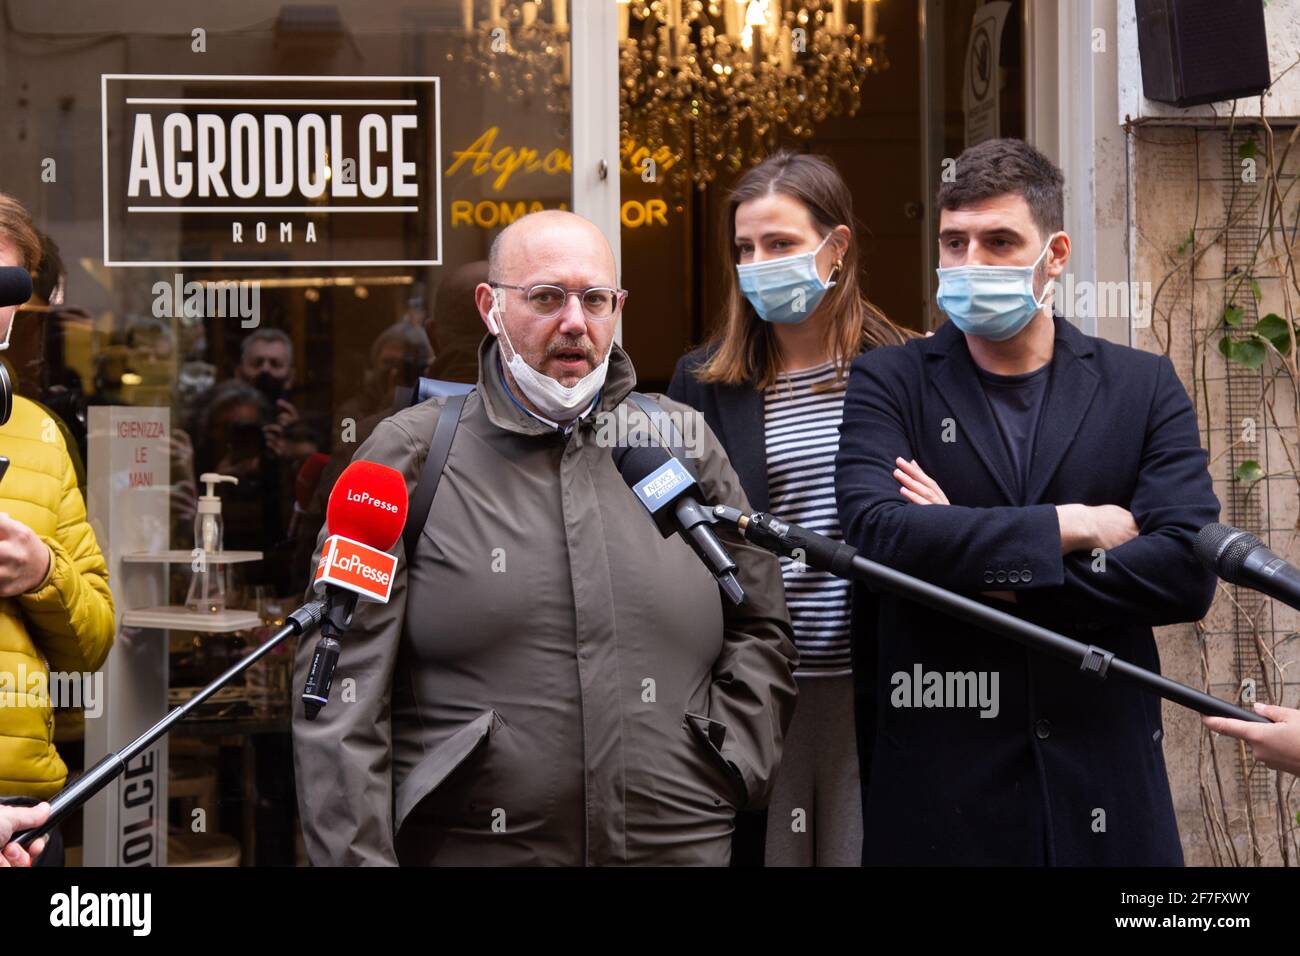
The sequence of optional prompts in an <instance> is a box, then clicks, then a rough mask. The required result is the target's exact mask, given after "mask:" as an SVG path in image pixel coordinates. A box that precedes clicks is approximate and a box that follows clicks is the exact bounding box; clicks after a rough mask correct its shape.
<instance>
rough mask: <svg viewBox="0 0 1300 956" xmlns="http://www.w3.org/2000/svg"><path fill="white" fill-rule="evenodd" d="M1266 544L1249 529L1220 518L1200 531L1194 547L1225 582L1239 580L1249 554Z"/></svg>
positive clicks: (1199, 555) (1197, 555) (1198, 556)
mask: <svg viewBox="0 0 1300 956" xmlns="http://www.w3.org/2000/svg"><path fill="white" fill-rule="evenodd" d="M1263 544H1264V542H1262V541H1260V540H1259V538H1257V537H1255V536H1254V535H1253V534H1251V533H1250V532H1249V531H1242V530H1241V529H1240V528H1234V527H1232V526H1231V525H1226V524H1220V523H1219V522H1217V521H1216V522H1213V523H1212V524H1207V525H1206V526H1205V527H1204V528H1202V529H1201V530H1200V532H1199V533H1198V534H1197V535H1196V541H1195V543H1194V544H1193V545H1192V550H1193V551H1195V553H1196V557H1197V558H1199V559H1200V561H1201V563H1202V564H1204V565H1205V566H1206V567H1207V568H1209V569H1210V570H1212V571H1214V573H1215V574H1217V575H1218V576H1219V577H1221V578H1223V579H1224V580H1225V581H1229V582H1233V583H1236V581H1237V578H1238V575H1239V574H1240V572H1241V566H1242V564H1243V562H1245V560H1246V556H1247V555H1248V554H1250V552H1252V551H1254V550H1255V549H1256V548H1259V547H1262V546H1263Z"/></svg>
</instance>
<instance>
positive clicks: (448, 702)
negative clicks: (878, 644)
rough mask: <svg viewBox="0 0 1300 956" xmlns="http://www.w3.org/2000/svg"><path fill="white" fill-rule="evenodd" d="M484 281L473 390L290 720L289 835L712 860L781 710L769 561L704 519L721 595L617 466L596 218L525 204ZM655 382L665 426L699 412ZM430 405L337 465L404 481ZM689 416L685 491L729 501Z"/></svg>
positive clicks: (501, 852)
mask: <svg viewBox="0 0 1300 956" xmlns="http://www.w3.org/2000/svg"><path fill="white" fill-rule="evenodd" d="M488 278H489V281H488V282H486V283H481V284H480V285H479V286H478V287H477V288H476V289H475V297H476V304H477V306H478V310H479V313H480V315H481V316H482V317H483V320H484V322H485V323H486V324H487V327H488V331H489V332H490V333H491V334H490V335H488V336H486V337H485V338H484V340H483V343H482V344H481V346H480V348H479V375H478V384H477V387H476V388H475V390H474V392H473V393H472V394H471V395H470V396H469V397H468V398H467V399H466V401H465V404H464V407H463V410H462V411H461V413H460V418H459V427H458V428H457V430H456V432H455V434H454V439H453V441H452V443H451V446H450V451H449V453H448V455H447V458H446V461H445V464H444V466H443V468H442V471H441V481H440V483H439V484H438V485H437V493H436V494H435V496H434V498H433V504H432V506H431V508H430V509H429V513H428V517H427V519H426V520H425V522H424V524H423V526H422V533H421V534H420V537H419V539H418V543H417V544H415V546H414V550H413V552H412V553H411V557H410V561H409V565H408V563H407V562H406V561H399V562H398V565H397V571H396V575H395V578H394V581H393V587H392V596H391V599H390V600H389V602H388V603H387V604H383V605H381V604H372V603H363V604H362V605H361V606H359V607H358V609H357V612H356V615H355V617H354V618H353V621H352V625H351V627H350V628H349V630H348V632H347V634H346V635H345V636H344V638H343V641H342V643H343V649H342V653H341V656H340V659H339V662H338V668H337V671H336V677H335V680H334V685H335V686H334V692H333V697H334V701H333V702H332V703H331V704H330V705H329V706H327V707H325V709H323V710H322V711H321V712H320V714H319V716H318V717H317V719H315V720H314V721H308V720H306V718H305V717H304V716H303V715H302V714H301V712H300V713H298V714H297V716H296V717H295V723H294V739H295V760H296V764H297V769H298V785H299V802H300V805H301V809H302V819H303V831H304V834H305V837H306V843H307V849H308V853H309V855H310V857H311V859H312V862H313V863H314V864H317V865H330V864H333V865H339V864H344V865H350V864H395V863H401V864H446V865H520V864H524V865H527V864H543V865H588V864H590V865H619V864H712V865H726V864H727V862H728V860H729V857H730V852H731V851H730V845H731V832H732V828H733V823H734V818H735V813H736V811H737V809H739V808H741V807H745V806H755V805H761V804H762V803H763V802H764V801H765V800H766V798H767V794H768V791H769V789H770V787H771V783H772V778H773V774H774V772H775V770H776V767H777V764H778V761H779V758H780V751H781V741H782V737H783V735H784V732H785V729H786V726H787V724H788V723H789V719H790V715H791V713H792V710H793V704H794V695H795V684H794V679H793V677H792V672H793V668H794V660H795V651H794V645H793V643H792V640H791V637H792V634H791V630H790V623H789V617H788V614H787V611H786V606H785V601H784V598H783V596H782V593H783V592H782V588H781V569H780V566H779V564H778V562H777V560H776V558H775V557H773V556H771V555H770V554H768V553H766V552H763V551H760V550H758V549H757V548H755V547H754V546H752V545H749V544H747V543H745V542H744V541H742V540H741V539H739V538H737V537H736V536H735V535H733V534H730V533H727V532H724V531H723V530H721V529H720V528H719V529H717V530H716V534H717V537H718V539H719V540H720V541H721V542H722V543H723V545H724V546H725V547H726V549H727V550H728V551H729V552H730V554H731V556H732V558H733V559H734V561H735V563H736V566H737V568H736V572H735V574H736V578H737V580H738V583H739V584H740V586H741V588H742V589H743V591H744V595H745V597H744V600H743V602H742V603H741V604H739V605H737V604H735V603H733V601H732V600H730V599H728V598H727V597H726V596H724V595H723V593H722V591H721V590H720V588H719V586H718V583H717V582H715V580H714V577H713V576H712V575H711V574H710V572H709V570H708V569H706V567H705V566H704V564H703V563H702V562H701V561H700V560H698V559H697V558H696V556H695V555H694V554H692V553H691V549H690V548H689V547H688V546H687V544H686V543H684V542H683V540H682V539H681V537H680V536H679V535H676V534H672V535H670V536H668V537H664V536H663V535H662V534H661V533H660V531H659V530H658V529H657V528H656V525H655V522H654V520H653V519H652V518H651V516H650V514H649V512H648V511H647V509H646V507H645V506H643V505H642V504H641V502H640V501H639V500H638V499H637V497H636V495H634V493H633V491H632V490H631V489H630V488H629V486H628V483H627V482H625V481H624V478H623V477H622V476H621V475H620V472H619V469H618V467H617V466H616V464H615V460H614V456H613V449H612V448H611V445H612V444H613V441H612V440H611V439H612V438H614V437H618V438H619V439H628V441H626V442H623V441H620V442H618V443H619V444H633V442H632V441H631V440H630V439H631V436H630V435H628V434H626V433H625V432H626V429H619V428H614V429H611V428H609V427H608V425H609V422H610V421H618V422H622V423H626V424H628V425H629V427H631V428H632V429H633V430H635V429H636V428H637V427H638V424H639V427H640V428H641V429H642V431H644V430H645V429H646V427H647V419H646V416H645V412H644V411H643V410H641V406H640V404H639V398H638V397H637V396H631V398H629V396H630V393H631V392H632V390H633V387H634V385H635V382H636V374H635V372H634V370H633V368H632V362H631V360H630V359H629V358H628V356H627V353H626V352H624V351H623V350H622V349H621V348H620V347H619V346H618V345H616V344H614V341H613V339H614V331H615V326H616V325H617V322H618V319H619V316H620V314H621V312H622V306H623V302H624V299H625V298H626V295H627V294H626V293H625V292H624V291H622V290H620V289H618V288H616V286H617V280H616V278H615V266H614V258H613V254H612V252H611V250H610V248H609V245H608V243H607V242H606V241H605V239H604V237H603V236H602V235H601V233H600V231H599V230H598V229H597V228H596V227H595V226H593V225H592V224H591V223H589V222H588V221H586V220H585V219H582V218H581V217H579V216H576V215H574V214H572V213H567V212H560V211H547V212H539V213H534V214H531V215H529V216H525V217H523V218H521V219H519V220H518V221H517V222H515V223H513V224H512V225H510V226H509V227H507V228H506V229H505V230H504V231H502V232H501V234H500V235H499V236H498V237H497V238H496V240H495V241H494V242H493V244H492V249H491V253H490V257H489V261H488ZM654 401H655V402H657V403H658V405H659V406H660V407H661V408H662V409H663V411H664V412H666V413H667V415H666V416H665V417H666V418H670V419H674V420H676V421H678V422H679V423H681V422H684V421H685V418H686V416H689V415H692V414H694V413H692V412H691V411H690V410H689V409H687V408H686V406H683V405H680V404H678V403H675V402H672V401H670V400H669V399H667V398H663V397H659V396H655V398H654ZM443 408H444V403H443V400H442V399H433V400H430V401H427V402H424V403H423V404H420V405H416V406H414V407H412V408H409V409H406V410H405V411H402V412H400V413H398V414H396V415H393V416H391V417H390V418H387V419H385V420H384V421H383V422H382V423H381V424H380V425H379V426H378V427H377V428H376V429H375V431H374V432H373V434H372V435H371V437H370V438H369V439H368V440H367V441H366V442H365V443H364V444H363V445H362V446H361V447H360V448H359V449H358V451H357V454H356V455H355V456H354V460H355V459H367V460H370V461H376V462H380V463H382V464H386V465H388V466H390V467H392V468H396V469H397V470H399V471H401V472H402V473H403V474H404V475H405V477H406V480H407V487H408V490H409V491H412V493H413V497H415V496H414V490H415V488H416V485H417V482H418V480H419V479H420V476H421V472H422V470H423V468H424V465H425V460H426V458H427V457H429V448H430V443H431V438H432V436H433V434H434V428H435V425H436V424H437V420H438V418H439V415H440V413H441V412H442V410H443ZM656 420H658V419H656ZM697 427H698V432H699V434H700V439H701V440H700V441H699V442H698V443H697V444H696V445H694V447H693V449H692V451H693V453H694V460H692V461H690V462H689V465H690V467H691V468H692V469H693V470H694V472H695V476H696V479H697V481H698V484H699V491H700V498H701V499H702V500H703V501H705V502H721V503H726V504H730V505H734V506H737V507H741V508H746V507H747V506H748V502H747V501H746V500H745V496H744V492H743V491H742V490H741V486H740V481H739V479H738V478H737V477H736V474H735V472H734V471H733V470H732V468H731V465H730V464H729V463H728V461H727V458H726V455H725V453H724V452H723V450H722V447H721V445H720V444H719V442H718V441H717V439H716V438H715V437H714V436H713V435H712V433H710V432H709V431H708V429H707V427H705V426H704V425H703V423H702V422H701V423H698V426H697ZM684 431H686V429H680V430H679V437H680V432H684ZM686 457H688V458H690V457H692V455H691V454H690V453H687V454H686ZM417 510H418V509H417ZM321 540H322V541H323V540H324V532H322V538H321ZM399 546H400V545H399ZM319 552H320V542H318V546H317V557H319ZM312 643H313V642H310V641H308V642H304V643H303V646H302V649H301V651H300V653H299V659H298V674H297V680H296V684H295V686H298V687H301V686H302V684H303V682H304V681H305V678H306V675H307V668H308V665H309V661H310V658H311V655H312V650H313V647H312ZM349 678H351V679H352V680H353V681H354V682H355V683H354V685H353V686H351V687H349V686H346V685H347V684H348V679H349Z"/></svg>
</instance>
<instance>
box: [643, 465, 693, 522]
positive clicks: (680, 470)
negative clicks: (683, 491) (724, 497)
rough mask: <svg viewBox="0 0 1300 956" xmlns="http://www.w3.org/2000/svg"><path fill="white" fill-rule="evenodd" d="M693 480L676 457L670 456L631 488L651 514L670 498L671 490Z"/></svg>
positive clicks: (673, 490)
mask: <svg viewBox="0 0 1300 956" xmlns="http://www.w3.org/2000/svg"><path fill="white" fill-rule="evenodd" d="M694 481H695V479H694V478H692V477H691V473H690V472H689V471H687V470H686V466H685V465H683V464H682V463H681V462H680V461H678V460H677V459H676V458H670V459H668V460H667V461H666V462H664V463H663V464H662V465H660V466H659V467H658V468H656V469H655V470H654V471H652V472H650V474H648V475H646V477H644V478H642V479H641V480H640V481H639V482H637V484H636V487H635V488H634V489H633V490H634V491H635V492H636V496H637V497H638V498H640V499H641V503H642V504H643V505H645V506H646V508H647V509H648V510H649V511H650V512H651V514H653V513H654V512H656V511H658V510H659V509H660V507H662V506H663V504H664V502H666V501H671V500H672V498H673V492H675V491H676V490H677V489H678V488H680V487H682V486H684V485H690V484H693V483H694Z"/></svg>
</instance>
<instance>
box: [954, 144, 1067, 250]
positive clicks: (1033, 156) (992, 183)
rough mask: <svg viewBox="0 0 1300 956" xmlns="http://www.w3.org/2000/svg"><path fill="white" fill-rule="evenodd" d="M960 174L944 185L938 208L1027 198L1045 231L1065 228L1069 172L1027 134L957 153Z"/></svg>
mask: <svg viewBox="0 0 1300 956" xmlns="http://www.w3.org/2000/svg"><path fill="white" fill-rule="evenodd" d="M956 173H957V175H956V178H955V179H953V180H952V182H945V183H943V184H942V185H941V186H940V187H939V208H940V209H948V210H953V209H960V208H961V207H963V206H969V205H971V204H973V203H978V202H983V201H984V200H986V199H993V198H995V197H997V196H1006V195H1010V194H1014V195H1017V196H1020V197H1021V198H1023V199H1024V201H1025V204H1026V205H1028V206H1029V212H1030V215H1032V216H1033V219H1034V225H1036V226H1037V227H1038V231H1039V232H1040V233H1042V235H1043V236H1049V235H1051V234H1052V233H1055V232H1060V231H1061V230H1062V229H1064V228H1065V177H1064V176H1063V175H1061V170H1060V169H1058V168H1057V166H1056V164H1055V163H1053V162H1052V161H1051V160H1050V159H1048V158H1047V157H1046V156H1044V155H1043V154H1042V153H1040V152H1039V151H1038V150H1036V149H1034V147H1032V146H1030V145H1029V144H1028V143H1026V142H1025V141H1024V140H1022V139H1013V138H1010V137H1008V138H1005V139H989V140H985V141H984V142H982V143H978V144H976V145H975V146H972V147H970V148H969V149H967V150H964V151H963V152H962V154H961V155H960V156H958V157H957V167H956Z"/></svg>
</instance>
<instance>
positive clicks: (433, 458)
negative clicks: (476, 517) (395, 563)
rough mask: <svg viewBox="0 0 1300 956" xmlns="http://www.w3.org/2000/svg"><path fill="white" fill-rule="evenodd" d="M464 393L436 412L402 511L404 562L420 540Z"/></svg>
mask: <svg viewBox="0 0 1300 956" xmlns="http://www.w3.org/2000/svg"><path fill="white" fill-rule="evenodd" d="M468 397H469V393H468V392H464V393H461V394H459V395H451V396H449V397H448V398H447V401H445V402H444V403H443V405H442V410H441V411H440V412H439V413H438V424H436V425H435V426H434V428H433V439H432V441H430V442H429V454H428V457H426V458H425V459H424V469H423V470H422V471H421V472H420V480H419V481H418V482H417V483H416V485H415V494H414V495H413V496H412V498H411V507H410V509H409V510H408V511H407V513H406V527H405V528H403V529H402V545H403V547H404V548H405V550H406V563H407V565H408V566H409V565H410V563H411V558H412V557H414V555H415V543H416V542H417V541H419V540H420V532H421V531H423V530H424V523H425V522H426V521H427V520H428V519H429V509H430V508H431V507H432V506H433V496H434V495H435V494H436V493H437V491H438V482H439V481H441V480H442V469H443V467H444V466H445V465H446V464H447V455H448V453H449V452H450V451H451V442H452V439H453V438H455V437H456V426H457V425H459V424H460V415H461V412H462V411H463V410H464V408H465V399H466V398H468Z"/></svg>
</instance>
